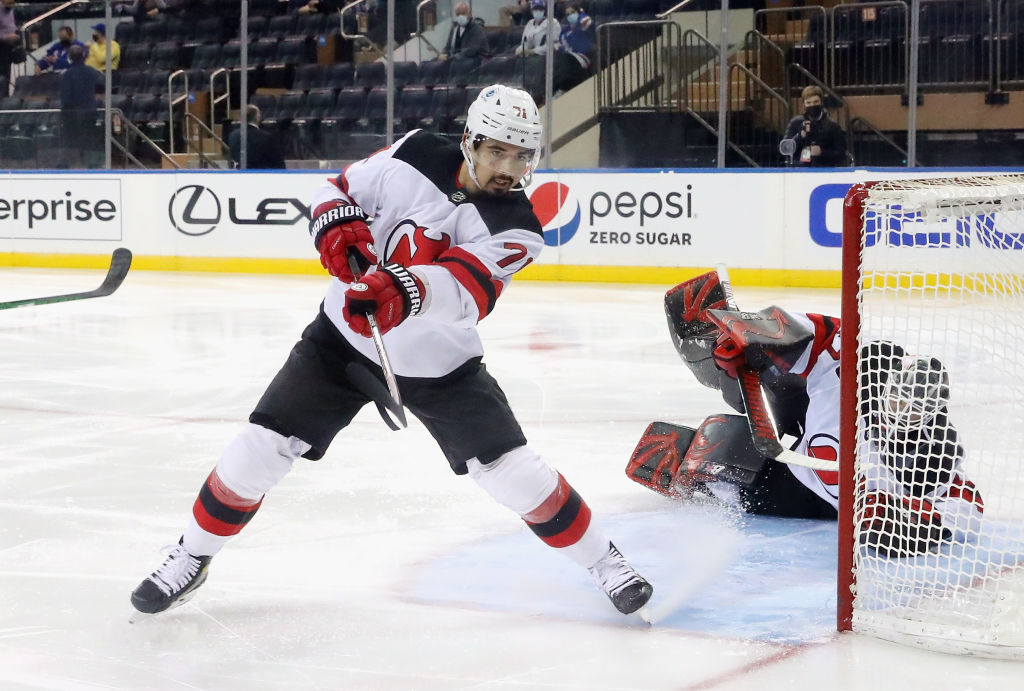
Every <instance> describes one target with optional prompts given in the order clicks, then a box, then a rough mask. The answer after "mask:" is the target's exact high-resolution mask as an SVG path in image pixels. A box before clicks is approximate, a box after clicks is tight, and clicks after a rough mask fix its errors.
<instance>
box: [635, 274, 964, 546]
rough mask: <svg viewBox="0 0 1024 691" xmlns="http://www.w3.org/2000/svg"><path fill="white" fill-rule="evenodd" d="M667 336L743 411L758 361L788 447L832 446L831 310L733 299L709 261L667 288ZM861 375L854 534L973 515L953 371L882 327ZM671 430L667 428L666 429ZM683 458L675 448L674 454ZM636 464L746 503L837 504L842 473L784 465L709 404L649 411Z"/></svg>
mask: <svg viewBox="0 0 1024 691" xmlns="http://www.w3.org/2000/svg"><path fill="white" fill-rule="evenodd" d="M665 304H666V312H667V315H668V319H669V328H670V332H671V335H672V340H673V343H674V344H675V345H676V348H677V350H678V351H679V353H680V355H681V356H682V357H683V360H684V361H685V362H686V364H687V366H688V367H690V369H691V370H692V371H693V372H694V374H695V375H696V376H697V378H698V380H700V381H701V383H703V384H705V385H706V386H710V387H712V388H717V389H720V390H721V391H722V393H723V396H724V397H725V399H726V401H727V402H729V403H730V405H732V406H733V407H734V408H735V409H736V410H738V411H740V412H743V404H742V401H741V399H740V396H739V389H738V386H737V384H736V374H737V371H738V369H739V368H741V367H750V368H752V369H754V370H755V371H757V372H759V373H760V375H761V381H762V384H763V385H764V388H765V390H766V393H767V396H768V399H769V402H770V404H771V408H772V410H773V411H774V412H775V415H776V418H777V424H778V427H779V430H780V434H790V435H792V436H794V437H796V438H797V439H798V441H797V443H796V445H795V446H794V450H796V451H797V452H798V453H800V454H802V455H804V456H810V457H813V458H818V459H823V460H836V459H838V457H839V352H840V328H839V320H838V319H836V318H834V317H828V316H824V315H819V314H794V313H790V312H787V311H785V310H783V309H781V308H778V307H770V308H768V309H765V310H762V311H761V312H759V313H757V314H748V313H741V312H728V311H725V310H721V309H716V308H721V307H725V301H724V294H723V293H722V291H721V287H720V286H719V285H718V277H717V275H716V274H715V273H714V272H712V273H708V274H704V275H703V276H699V277H697V278H695V279H692V280H691V281H687V282H685V283H683V284H681V285H679V286H677V287H676V288H673V289H672V290H670V291H669V292H668V293H667V294H666V297H665ZM861 358H862V361H864V362H866V363H867V364H868V366H866V367H865V368H864V372H865V373H864V374H863V375H862V379H861V382H860V386H861V389H862V391H865V392H866V393H867V395H864V396H863V400H864V403H863V409H862V411H861V413H862V417H863V418H864V419H865V420H866V424H865V425H863V427H864V428H865V432H864V436H863V438H862V440H861V444H862V449H861V451H862V453H861V457H862V463H861V466H862V472H861V474H860V476H859V477H858V482H860V483H863V491H862V492H861V493H860V494H859V496H860V497H862V499H861V501H860V502H859V505H858V506H856V507H855V517H856V520H857V522H858V523H859V525H860V535H861V536H862V541H863V542H864V543H865V544H868V545H869V546H871V547H874V548H875V549H876V550H878V551H879V552H880V553H882V554H885V555H888V556H907V555H912V554H919V553H921V552H925V551H928V550H930V549H932V548H933V547H935V546H936V545H938V544H939V543H940V542H942V541H944V540H949V539H951V538H955V539H962V538H963V536H964V535H965V534H966V533H968V532H970V531H973V530H976V529H977V524H978V521H980V519H981V515H982V512H983V510H984V503H983V501H982V498H981V495H980V493H979V492H978V491H977V489H976V488H975V486H974V483H972V482H971V481H970V480H968V479H967V477H966V475H965V474H964V471H963V456H964V450H963V447H962V446H961V445H960V443H959V440H958V435H957V431H956V429H955V428H954V427H953V425H952V423H951V422H950V421H949V415H948V411H947V403H948V401H949V396H950V388H949V375H948V373H947V372H946V369H945V367H944V366H943V365H942V363H941V362H940V361H939V360H938V359H936V358H932V357H920V356H910V355H907V354H906V353H904V351H903V349H902V348H901V347H900V346H898V345H896V344H894V343H889V342H885V341H874V342H871V343H869V344H867V345H865V346H864V348H863V350H862V353H861ZM673 435H675V436H673ZM677 459H678V460H677ZM627 474H629V475H630V477H631V478H633V479H634V480H636V481H638V482H640V483H641V484H645V485H647V486H649V487H652V488H653V489H655V490H657V491H660V492H663V493H666V494H687V493H689V492H692V491H693V490H694V489H700V490H705V491H707V492H709V493H711V494H713V495H715V496H718V497H719V498H722V499H725V500H726V501H729V502H733V503H736V504H738V505H739V506H741V507H742V508H743V509H744V510H745V511H747V512H749V513H754V514H764V515H772V516H786V517H800V518H835V516H836V509H837V508H838V503H839V499H838V497H839V486H838V485H839V473H838V472H837V471H834V470H827V471H825V470H817V471H816V470H811V469H810V468H805V467H801V466H797V465H784V464H782V463H778V462H776V461H774V460H771V459H765V458H763V457H761V456H760V455H759V454H758V453H757V452H756V451H755V450H754V448H753V444H752V442H751V439H750V432H749V429H748V427H747V423H746V420H745V418H743V417H741V416H736V415H715V416H711V417H709V418H707V420H705V422H704V423H703V424H702V425H701V427H700V428H698V429H697V430H688V428H681V427H676V426H674V425H667V424H666V423H653V424H652V425H651V427H649V428H648V432H647V433H646V434H645V437H644V438H643V439H641V442H640V444H639V445H638V446H637V450H636V452H635V453H634V456H633V458H632V459H631V461H630V463H629V466H628V467H627Z"/></svg>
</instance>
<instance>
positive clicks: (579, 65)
mask: <svg viewBox="0 0 1024 691" xmlns="http://www.w3.org/2000/svg"><path fill="white" fill-rule="evenodd" d="M594 50H595V42H594V31H593V22H592V21H591V20H590V17H589V16H587V13H586V12H584V11H583V8H582V7H581V6H580V5H578V4H574V3H569V4H568V5H566V6H565V23H564V24H562V32H561V34H560V35H559V36H558V51H559V53H558V55H557V56H556V59H555V69H554V72H555V74H554V87H555V91H568V90H569V89H571V88H572V87H574V86H576V85H577V84H579V83H580V82H582V81H583V80H584V79H586V78H587V77H589V76H590V74H591V69H592V66H593V62H594Z"/></svg>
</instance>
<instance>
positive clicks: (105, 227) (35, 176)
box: [0, 169, 1024, 287]
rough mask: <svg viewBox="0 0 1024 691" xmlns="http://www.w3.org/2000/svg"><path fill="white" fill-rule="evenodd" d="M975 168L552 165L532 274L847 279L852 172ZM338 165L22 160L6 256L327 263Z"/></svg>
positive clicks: (540, 201) (859, 176)
mask: <svg viewBox="0 0 1024 691" xmlns="http://www.w3.org/2000/svg"><path fill="white" fill-rule="evenodd" d="M968 172H969V171H953V170H932V169H929V170H928V171H920V170H916V171H910V172H908V171H907V170H906V169H878V170H859V171H831V170H829V171H821V172H779V171H746V172H736V171H717V170H666V171H652V170H615V171H609V170H580V171H577V170H569V171H558V172H548V173H539V174H537V175H535V176H534V179H533V181H532V184H531V186H530V187H529V188H528V190H527V194H528V195H529V197H530V199H531V201H532V203H533V205H534V209H535V211H536V213H537V215H538V218H539V219H540V221H541V223H542V226H543V230H544V237H545V244H546V247H545V251H544V252H543V253H542V255H541V257H540V258H539V260H538V261H537V262H536V263H535V264H534V265H533V266H531V267H528V268H527V270H526V271H524V272H523V277H524V278H535V279H543V280H582V281H609V282H616V281H620V282H621V281H628V282H649V283H650V282H653V283H673V282H676V281H678V280H683V279H684V278H686V277H688V276H691V275H693V274H694V273H697V272H699V271H702V270H706V269H707V268H708V267H711V266H713V265H714V264H715V263H717V262H720V261H723V260H726V261H727V262H728V263H729V265H730V267H731V269H732V271H733V279H734V281H736V282H737V283H739V284H747V285H756V284H761V285H788V286H804V287H836V286H838V284H839V271H840V266H841V258H840V244H841V227H842V202H843V197H844V195H845V194H846V191H847V190H848V189H849V187H850V185H852V184H853V183H855V182H860V181H864V180H875V179H895V178H907V177H940V176H949V175H954V174H956V175H963V174H968ZM984 172H987V173H991V172H993V171H991V170H989V171H984ZM330 177H331V173H329V172H327V171H323V172H317V171H311V172H304V171H295V172H287V173H280V172H279V173H240V172H232V171H218V172H211V171H188V172H178V171H146V172H119V171H109V172H108V171H99V172H95V173H89V172H81V171H77V172H75V173H69V174H61V173H57V172H40V173H22V172H18V173H11V174H8V175H6V176H5V177H3V178H0V179H2V184H0V265H14V266H54V267H64V266H77V267H82V266H92V267H95V266H100V265H102V264H103V261H104V258H105V257H107V256H109V254H110V251H111V250H113V249H114V248H115V247H119V246H125V247H128V248H129V249H131V250H132V251H133V252H134V254H135V255H136V262H135V268H137V269H144V270H145V269H155V270H190V271H226V272H255V273H309V274H319V273H321V272H322V269H321V267H320V265H319V262H318V261H317V260H316V256H315V253H314V251H313V248H312V247H311V243H310V239H309V235H308V233H307V225H308V214H309V207H308V204H309V201H310V199H311V197H312V195H313V193H314V191H315V190H316V189H317V187H318V186H320V185H322V184H324V183H325V182H326V181H327V180H328V179H329V178H330ZM926 230H928V229H926ZM1022 244H1024V243H1022ZM904 250H906V252H905V253H906V254H907V262H908V268H918V267H928V268H934V267H935V266H936V263H938V264H940V265H941V264H943V263H948V264H949V265H950V266H955V264H956V259H955V254H956V251H957V248H950V249H944V250H934V249H921V248H914V247H910V248H909V250H908V249H907V248H904ZM1018 251H1019V250H1018Z"/></svg>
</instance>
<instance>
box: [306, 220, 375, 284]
mask: <svg viewBox="0 0 1024 691" xmlns="http://www.w3.org/2000/svg"><path fill="white" fill-rule="evenodd" d="M309 234H310V235H312V236H313V243H314V244H315V245H316V248H317V250H318V251H319V252H320V263H321V264H323V267H324V268H325V269H327V271H328V273H330V274H331V275H332V276H336V277H337V278H338V279H340V280H342V281H345V282H346V283H352V282H353V281H354V280H355V276H353V275H352V270H351V269H350V268H349V265H348V255H349V253H351V254H352V255H353V256H355V258H356V263H357V264H358V265H359V270H360V271H361V272H363V273H365V272H366V271H367V270H368V269H369V268H370V267H371V266H373V265H375V264H376V263H377V253H376V252H375V251H374V249H373V236H372V235H370V229H369V227H367V225H366V214H365V213H363V210H362V209H360V208H359V207H358V206H354V205H352V204H346V203H345V202H343V201H341V200H333V201H330V202H326V203H324V204H321V205H320V206H318V207H317V208H316V209H315V210H314V211H313V221H312V223H310V224H309Z"/></svg>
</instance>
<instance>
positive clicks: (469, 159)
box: [459, 135, 483, 189]
mask: <svg viewBox="0 0 1024 691" xmlns="http://www.w3.org/2000/svg"><path fill="white" fill-rule="evenodd" d="M469 140H470V137H469V136H468V135H467V136H465V137H463V138H462V143H461V144H460V145H459V146H460V148H461V149H462V157H463V158H464V159H466V165H467V166H468V167H469V177H470V178H471V179H472V180H473V182H474V183H475V184H476V186H477V187H479V188H481V189H483V185H481V184H480V180H478V179H477V177H476V162H475V161H474V160H473V151H472V149H470V145H469V144H468V142H469Z"/></svg>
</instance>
